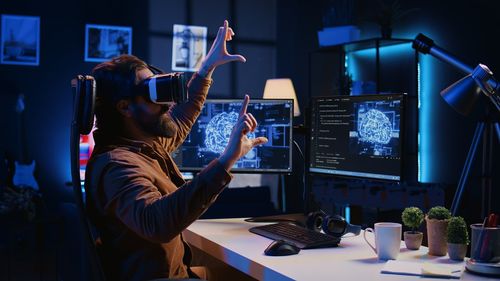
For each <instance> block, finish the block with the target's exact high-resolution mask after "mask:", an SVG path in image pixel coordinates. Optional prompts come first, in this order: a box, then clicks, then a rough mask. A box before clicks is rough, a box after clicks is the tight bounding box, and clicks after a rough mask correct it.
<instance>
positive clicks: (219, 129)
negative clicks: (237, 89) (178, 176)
mask: <svg viewBox="0 0 500 281" xmlns="http://www.w3.org/2000/svg"><path fill="white" fill-rule="evenodd" d="M242 101H243V100H242V99H238V100H236V99H235V100H207V101H206V102H205V105H204V106H203V109H202V111H201V114H200V116H199V117H198V119H197V120H196V122H195V124H194V125H193V128H192V129H191V132H190V134H189V135H188V137H187V138H186V140H185V141H184V143H183V144H182V146H181V147H180V148H179V149H178V150H177V151H176V152H174V153H173V155H172V156H173V158H174V161H175V162H176V164H177V165H178V166H179V168H180V169H181V171H200V170H201V169H203V168H204V167H205V166H207V164H208V163H210V161H212V160H213V159H215V158H217V157H219V156H220V154H221V153H222V152H223V151H224V148H225V147H226V145H227V143H228V140H229V136H230V134H231V131H232V128H233V126H234V124H235V123H236V120H238V114H239V111H240V108H241V104H242ZM247 112H248V113H252V115H253V116H254V117H255V119H256V120H257V123H258V126H257V129H256V130H255V131H254V132H251V133H248V137H249V138H256V137H261V136H263V137H267V139H268V140H269V141H268V142H267V143H266V144H263V145H261V146H257V147H255V148H254V149H252V150H251V151H250V152H248V153H247V154H246V155H245V156H243V157H242V158H241V159H240V160H238V162H236V164H235V165H234V166H233V168H232V169H231V172H245V173H290V172H291V171H292V128H293V126H292V120H293V100H291V99H286V100H285V99H283V100H278V99H264V100H255V99H254V100H252V99H250V104H249V105H248V107H247Z"/></svg>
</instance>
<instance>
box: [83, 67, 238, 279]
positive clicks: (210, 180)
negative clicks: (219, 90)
mask: <svg viewBox="0 0 500 281" xmlns="http://www.w3.org/2000/svg"><path fill="white" fill-rule="evenodd" d="M210 84H211V80H210V79H204V78H201V77H199V76H197V75H196V74H195V75H194V76H193V77H192V79H191V81H190V82H189V85H188V91H189V101H188V102H187V103H185V104H179V105H177V106H175V107H174V108H173V110H172V112H171V116H172V119H173V120H174V121H175V123H176V124H177V126H178V133H177V135H176V136H175V137H173V138H158V139H157V140H156V141H155V142H154V143H153V144H152V145H149V144H147V143H144V142H141V141H135V140H130V139H125V138H118V139H116V138H115V139H113V140H110V139H107V138H106V137H104V135H103V134H101V132H99V130H97V131H96V132H95V133H94V137H95V141H96V146H95V149H94V152H93V154H92V157H91V159H90V161H89V163H88V165H87V172H86V175H85V186H86V191H87V211H88V213H89V216H90V218H91V220H92V222H93V223H94V224H95V226H96V228H97V231H98V233H99V236H100V238H101V241H102V245H101V247H100V251H99V252H100V255H101V259H102V263H103V267H104V270H105V273H106V276H107V278H109V279H111V280H149V279H154V278H164V277H170V278H186V277H188V268H187V264H188V263H189V260H190V252H189V249H188V248H187V247H186V246H185V243H184V242H183V240H182V235H181V232H182V231H183V230H184V229H185V228H186V227H188V226H189V225H190V224H191V223H192V222H193V221H195V220H196V219H197V218H198V217H199V216H200V215H201V214H203V212H204V211H205V210H206V209H207V208H208V206H210V204H211V203H212V202H213V201H214V200H215V198H216V197H217V195H218V194H219V193H220V192H221V191H222V190H223V188H224V187H225V186H226V185H227V184H228V183H229V181H230V180H231V175H230V174H229V173H228V172H227V171H226V170H225V169H224V168H223V167H222V165H221V164H220V163H219V162H218V161H217V160H214V161H212V162H211V163H210V164H209V165H208V166H207V167H206V168H205V169H204V170H203V171H202V172H200V173H199V174H198V175H197V176H196V177H195V178H194V179H193V180H192V181H189V182H185V181H184V180H183V179H182V176H181V174H180V172H179V169H178V168H177V166H176V165H175V163H174V161H173V160H172V158H171V156H170V154H169V153H170V152H172V151H174V150H175V149H177V148H178V147H179V146H180V145H181V144H182V142H183V141H184V139H185V138H186V137H187V135H188V133H189V131H190V129H191V127H192V125H193V123H194V122H195V120H196V118H197V117H198V115H199V114H200V111H201V108H202V106H203V103H204V101H205V98H206V96H207V93H208V89H209V87H210Z"/></svg>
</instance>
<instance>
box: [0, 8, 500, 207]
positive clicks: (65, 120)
mask: <svg viewBox="0 0 500 281" xmlns="http://www.w3.org/2000/svg"><path fill="white" fill-rule="evenodd" d="M58 2H60V3H58V4H57V5H54V4H51V5H49V4H47V3H41V2H39V1H23V2H22V4H21V3H19V2H16V1H2V2H1V3H0V11H1V12H2V13H3V14H18V15H33V16H40V18H41V28H40V31H41V34H40V52H41V53H40V65H39V66H14V65H0V85H2V87H0V132H1V137H0V152H2V151H5V152H6V154H7V155H8V156H9V157H10V158H16V157H17V155H18V150H19V141H18V139H17V124H16V113H15V111H14V107H15V99H16V95H17V94H18V93H20V92H22V93H24V95H25V96H26V112H25V114H26V125H27V133H26V135H27V141H28V147H29V151H28V152H29V154H30V156H31V158H32V159H35V160H36V161H37V171H36V176H37V179H38V181H39V184H40V186H41V188H42V189H43V191H44V193H45V194H46V195H45V196H46V197H47V198H52V199H54V200H59V199H61V198H62V199H67V198H70V196H71V193H70V190H71V189H70V188H69V187H67V186H65V183H66V182H69V181H70V167H69V141H68V139H69V125H70V120H71V112H72V108H71V107H72V97H71V93H70V87H69V81H70V79H71V78H73V77H74V76H75V75H76V74H78V73H88V72H90V70H91V69H92V68H93V67H94V66H95V65H96V64H95V63H85V62H83V56H84V54H83V51H84V31H85V23H96V24H109V25H124V26H132V27H133V53H134V54H136V55H138V56H140V57H143V58H147V57H148V55H149V54H148V50H149V46H148V42H149V41H148V40H147V39H145V38H144V36H145V34H147V25H148V17H147V13H148V7H147V4H146V3H147V2H141V4H140V5H139V4H138V2H136V1H130V0H128V1H84V2H83V1H76V0H70V1H58ZM326 2H327V1H318V2H316V3H314V4H312V3H311V2H309V1H300V0H289V1H284V0H279V1H278V6H277V9H276V10H277V13H276V21H277V23H276V24H277V62H276V67H277V68H276V69H277V77H290V78H292V80H293V81H294V86H295V88H296V91H297V94H298V96H299V101H300V102H301V109H303V108H304V106H305V105H306V104H307V97H308V95H309V92H308V91H309V87H308V83H309V80H308V71H309V69H308V54H309V52H311V51H313V50H315V49H316V48H318V44H317V36H316V32H317V31H318V30H319V29H321V28H322V16H323V11H324V4H325V3H326ZM356 3H357V4H356V7H357V9H356V11H355V16H356V19H357V22H356V23H357V24H358V26H360V27H361V31H362V33H361V37H362V38H370V37H376V36H378V34H379V30H378V27H377V25H376V24H374V23H373V22H370V21H369V18H370V17H371V16H372V15H373V12H374V11H377V9H378V7H377V3H378V1H367V0H363V1H361V0H359V1H357V2H356ZM400 3H401V6H402V9H408V8H414V7H416V8H419V10H418V11H416V12H413V13H410V14H408V15H407V16H406V17H404V18H402V19H401V20H400V21H399V22H397V23H396V24H395V25H394V37H399V38H401V37H403V38H413V37H414V36H415V35H416V34H417V33H418V32H423V33H426V34H427V35H429V36H430V37H431V38H433V39H434V40H435V41H436V43H437V44H439V45H440V46H442V47H443V48H445V49H447V50H449V51H451V52H453V53H454V54H457V55H458V56H459V57H461V58H465V59H464V61H465V62H467V63H470V64H471V65H474V64H476V63H478V62H483V63H485V64H487V65H488V66H490V68H491V69H492V70H493V71H494V72H495V70H497V69H500V54H499V53H498V52H497V48H498V46H496V44H494V43H493V42H495V38H496V37H497V36H498V33H499V32H500V31H498V29H497V28H496V22H495V19H496V18H497V15H496V12H497V11H498V10H499V8H500V4H499V3H496V2H495V1H486V0H480V1H454V2H453V7H450V4H449V3H450V2H449V1H438V2H435V1H430V0H423V1H418V2H417V1H400ZM423 62H426V63H428V64H429V65H430V68H431V69H432V70H433V72H434V74H435V75H434V80H433V81H432V82H430V83H429V84H427V86H426V87H428V88H430V90H429V91H430V92H431V94H430V95H429V96H428V98H429V100H428V101H427V102H429V103H431V104H432V106H433V107H432V111H431V113H430V115H431V116H429V118H430V119H431V121H432V122H430V123H429V124H428V128H426V130H428V132H430V133H429V135H430V136H431V137H430V142H431V143H432V146H431V150H430V151H429V153H428V157H429V159H431V161H429V163H430V164H429V165H432V166H431V168H430V169H428V173H429V174H428V181H429V182H438V183H447V184H451V185H453V184H455V183H456V181H457V179H458V176H459V173H460V170H461V168H462V165H463V163H464V161H465V157H466V153H467V150H468V146H469V144H470V141H471V139H472V133H473V131H474V127H475V124H476V118H477V117H478V116H480V113H479V112H475V113H474V114H473V116H472V117H467V118H466V117H462V116H460V115H459V114H457V113H455V112H454V111H453V110H452V109H451V108H450V107H449V106H448V105H446V104H445V103H444V102H443V101H442V99H441V97H439V91H440V90H441V89H443V88H445V87H446V86H448V85H449V84H451V83H452V82H454V81H456V80H457V79H459V78H460V77H462V76H463V74H462V73H459V72H458V71H457V70H455V69H453V68H452V67H450V66H448V65H446V64H444V63H441V62H439V61H437V60H435V59H433V58H430V57H428V56H427V57H426V58H424V59H423ZM424 83H427V82H425V81H424ZM302 120H303V117H299V118H297V120H296V122H297V123H302ZM298 139H299V141H300V142H301V141H302V140H301V139H300V136H299V137H298ZM498 146H499V145H498V143H497V144H496V147H497V149H496V150H495V152H494V153H495V155H494V156H493V158H494V159H499V156H500V149H498ZM295 160H297V161H295V162H296V163H298V165H299V167H294V169H295V171H301V167H300V159H295ZM477 160H480V159H477ZM494 165H495V166H494V169H495V170H496V171H498V170H499V167H498V166H499V163H498V161H496V163H495V162H494ZM478 166H480V165H479V161H477V162H476V165H475V170H474V173H473V174H472V177H471V184H470V185H469V186H468V189H469V190H477V189H478V186H479V179H478ZM499 181H500V179H499V178H498V176H497V177H496V178H495V179H494V183H497V185H498V182H499ZM293 182H295V183H297V182H300V180H295V181H293ZM292 185H296V184H292ZM495 192H497V193H496V196H497V197H498V191H495ZM470 194H471V195H473V196H472V197H471V196H469V198H473V197H474V196H476V195H475V194H477V192H475V191H474V192H470ZM470 200H471V201H472V200H473V199H470ZM474 200H475V199H474ZM478 200H479V199H478ZM471 206H472V205H471ZM495 207H496V208H497V209H498V204H496V206H495Z"/></svg>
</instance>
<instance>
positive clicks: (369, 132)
mask: <svg viewBox="0 0 500 281" xmlns="http://www.w3.org/2000/svg"><path fill="white" fill-rule="evenodd" d="M404 97H405V95H402V94H390V95H389V94H388V95H362V96H333V97H314V98H313V99H312V101H311V102H312V104H311V138H310V167H309V171H310V172H313V173H323V174H330V175H339V176H348V177H359V178H372V179H381V180H391V181H400V180H401V175H402V157H401V156H402V151H403V150H402V147H401V146H402V144H403V139H402V136H403V130H402V124H404V122H403V120H402V117H403V116H404V114H403V108H404Z"/></svg>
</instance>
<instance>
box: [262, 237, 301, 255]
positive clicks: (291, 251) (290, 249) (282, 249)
mask: <svg viewBox="0 0 500 281" xmlns="http://www.w3.org/2000/svg"><path fill="white" fill-rule="evenodd" d="M299 252H300V248H299V247H297V246H295V245H294V244H291V243H288V242H286V241H284V240H276V241H273V242H272V243H271V244H270V245H269V246H267V248H266V249H265V250H264V254H266V256H289V255H296V254H298V253H299Z"/></svg>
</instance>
